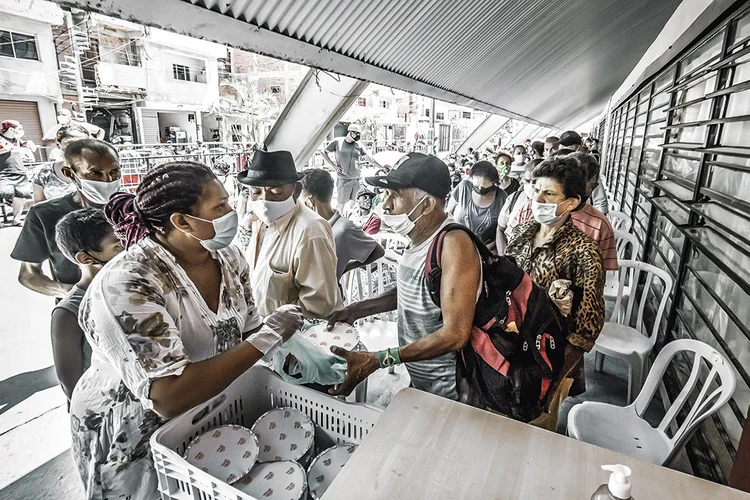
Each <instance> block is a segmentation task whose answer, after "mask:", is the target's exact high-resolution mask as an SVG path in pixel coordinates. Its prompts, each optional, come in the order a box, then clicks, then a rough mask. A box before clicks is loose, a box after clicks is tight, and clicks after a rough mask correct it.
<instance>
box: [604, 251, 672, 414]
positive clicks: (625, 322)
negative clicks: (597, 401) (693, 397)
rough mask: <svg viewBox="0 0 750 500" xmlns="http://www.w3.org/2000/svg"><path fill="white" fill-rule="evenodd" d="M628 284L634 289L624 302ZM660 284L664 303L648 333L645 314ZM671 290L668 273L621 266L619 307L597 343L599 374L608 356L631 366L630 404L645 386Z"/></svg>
mask: <svg viewBox="0 0 750 500" xmlns="http://www.w3.org/2000/svg"><path fill="white" fill-rule="evenodd" d="M641 280H642V281H643V289H642V291H641V293H640V294H638V293H637V290H638V284H639V283H640V282H641ZM659 282H660V283H659ZM626 284H628V285H629V286H630V297H628V298H627V299H625V300H623V299H624V297H625V293H624V292H625V285H626ZM659 284H660V285H661V287H662V289H661V292H662V293H661V300H660V301H659V306H658V307H657V310H656V314H655V315H654V318H653V319H654V324H653V327H652V328H651V332H647V331H646V326H645V324H644V322H643V313H644V311H645V309H646V304H647V303H648V302H649V299H650V296H651V294H652V293H655V291H656V290H655V289H656V287H657V285H659ZM671 289H672V277H671V276H670V275H669V274H667V272H666V271H663V270H661V269H659V268H657V267H654V266H652V265H651V264H646V263H644V262H638V261H635V260H623V261H621V262H620V277H619V279H618V289H617V299H616V300H615V307H614V310H613V311H612V316H611V318H610V319H609V321H608V322H606V323H604V328H602V332H601V334H599V338H597V339H596V344H594V350H595V351H596V363H595V367H596V371H597V372H601V371H602V370H603V368H604V355H606V356H613V357H615V358H620V359H622V360H624V361H625V362H626V363H627V364H628V399H627V402H628V403H630V402H631V401H633V398H634V397H635V395H636V394H638V392H639V391H640V390H641V387H642V385H643V379H644V378H645V376H646V369H647V361H648V358H649V356H650V355H651V351H652V350H653V349H654V344H655V343H656V335H657V332H658V331H659V325H660V324H661V320H662V316H663V315H664V310H665V309H666V307H667V299H668V298H669V291H670V290H671ZM625 301H627V304H625ZM633 322H635V327H632V326H630V325H631V324H632V323H633Z"/></svg>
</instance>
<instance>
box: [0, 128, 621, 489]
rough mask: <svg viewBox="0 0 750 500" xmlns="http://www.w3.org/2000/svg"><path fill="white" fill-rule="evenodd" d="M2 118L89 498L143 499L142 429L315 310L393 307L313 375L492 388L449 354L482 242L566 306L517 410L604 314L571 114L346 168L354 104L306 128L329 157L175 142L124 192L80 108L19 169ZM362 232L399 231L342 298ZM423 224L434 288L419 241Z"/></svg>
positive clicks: (594, 160) (32, 284) (361, 313)
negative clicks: (435, 150)
mask: <svg viewBox="0 0 750 500" xmlns="http://www.w3.org/2000/svg"><path fill="white" fill-rule="evenodd" d="M19 127H20V124H18V123H17V122H15V123H8V122H3V124H2V127H0V135H1V136H2V141H4V142H2V143H0V145H2V146H3V147H5V148H6V149H7V150H8V151H10V153H9V155H8V157H7V158H5V160H4V161H5V164H4V166H5V168H4V169H0V187H1V188H2V190H1V191H0V192H2V194H3V196H4V197H6V199H12V200H15V199H16V198H18V199H20V200H22V204H23V203H29V202H34V204H33V205H31V208H30V209H29V211H28V214H27V216H26V219H25V221H24V222H23V227H22V229H21V233H20V236H19V237H18V240H17V242H16V245H15V248H14V249H13V252H12V254H11V256H12V258H13V259H15V260H17V261H19V262H20V271H19V281H20V283H21V284H22V285H24V286H25V287H27V288H29V289H31V290H34V291H36V292H38V293H41V294H45V295H48V296H51V297H54V298H55V299H56V306H55V308H54V310H53V312H52V322H51V338H52V347H53V353H54V360H55V369H56V372H57V375H58V378H59V380H60V383H61V386H62V388H63V391H64V392H65V395H66V396H67V397H68V400H69V410H70V417H71V430H72V435H73V446H72V449H73V453H74V457H75V460H76V463H77V465H78V470H79V472H80V475H81V478H82V480H83V483H84V485H85V489H86V494H87V497H88V498H114V497H118V496H120V495H121V496H123V497H130V498H157V497H158V494H157V484H156V474H155V472H154V467H153V463H152V458H151V454H150V449H149V444H148V443H149V438H150V436H151V435H152V434H153V432H154V431H155V430H156V429H157V428H159V426H161V425H163V424H164V423H165V422H166V421H167V419H169V418H173V417H175V416H177V415H179V414H181V413H183V412H184V411H186V410H188V409H190V408H192V407H194V406H196V405H198V404H200V403H202V402H205V401H207V400H210V399H211V398H212V397H214V396H216V395H217V394H219V393H221V392H222V391H223V390H224V389H226V387H227V386H228V385H229V384H230V383H231V382H232V381H233V380H235V379H236V378H237V377H238V376H239V375H241V374H242V373H243V372H244V371H246V370H247V369H249V368H250V367H251V366H253V365H255V364H257V363H259V362H261V360H263V358H264V357H265V356H267V355H269V353H272V351H274V350H275V348H276V347H278V346H279V345H280V344H282V343H283V342H285V341H286V340H287V339H289V338H290V337H291V336H292V335H293V334H294V333H295V332H296V331H298V330H299V328H300V327H301V326H302V323H303V320H305V319H311V318H319V319H327V320H328V322H329V325H330V326H333V325H334V324H335V323H336V322H338V321H343V322H346V323H353V322H355V321H357V320H358V319H360V318H365V317H368V316H371V315H374V314H380V313H385V312H389V311H396V316H397V332H398V343H397V344H394V345H393V346H392V347H391V348H388V349H384V350H381V351H378V352H366V351H356V352H355V351H347V350H345V349H342V348H338V347H336V348H333V349H332V352H333V354H335V355H337V356H340V357H342V358H344V359H345V360H346V362H347V372H346V378H345V380H344V382H343V383H342V384H340V385H338V386H335V387H330V388H327V390H328V391H329V393H330V394H332V395H336V396H338V395H345V394H348V393H350V392H351V391H352V390H353V389H354V388H355V387H356V386H357V385H358V384H359V383H360V382H361V381H363V380H364V379H365V378H366V377H368V376H369V375H370V374H372V373H373V372H375V371H376V370H378V369H381V368H387V367H390V366H393V365H394V364H400V363H404V364H405V366H406V368H407V370H408V373H409V376H410V379H411V385H412V386H413V387H415V388H417V389H420V390H424V391H428V392H430V393H433V394H436V395H439V396H442V397H446V398H450V399H455V400H462V401H465V402H469V403H471V404H476V405H478V406H482V407H484V408H488V409H493V408H492V405H490V404H487V403H486V401H485V402H484V403H483V402H482V401H481V400H480V401H479V402H477V401H474V400H472V399H471V398H467V397H466V394H467V393H469V392H471V390H472V388H471V385H472V384H473V383H475V381H473V380H472V378H471V377H470V376H466V373H463V369H462V356H461V355H460V353H461V352H465V351H464V350H466V349H476V350H477V351H478V350H479V347H478V346H477V337H476V330H477V328H476V325H475V321H476V320H475V316H476V315H477V313H478V307H479V306H478V304H480V303H482V302H481V299H480V297H482V296H483V293H485V291H486V288H487V287H488V286H494V285H493V284H492V283H491V282H490V281H491V280H490V279H489V273H490V271H491V264H492V262H489V260H492V259H505V258H506V257H507V259H506V260H504V261H503V262H510V263H511V264H510V265H512V266H514V269H519V268H520V271H518V272H521V274H523V275H524V276H528V277H529V286H531V283H533V286H535V287H538V288H540V289H543V290H544V291H545V293H546V292H547V290H549V291H550V292H549V293H550V300H551V301H552V303H554V305H555V307H557V308H559V312H560V317H561V318H565V320H564V321H563V322H562V323H561V324H563V325H564V328H565V335H566V339H567V340H566V342H565V345H564V346H561V349H564V362H563V363H562V367H561V368H560V369H559V370H557V371H556V373H554V377H552V378H551V379H549V380H548V386H545V387H544V390H543V391H542V393H541V396H542V397H540V398H538V400H537V401H536V403H535V406H533V407H532V410H531V413H530V414H526V415H527V417H524V418H522V419H523V420H524V421H527V422H530V423H532V424H534V425H540V426H543V427H546V428H549V429H552V430H554V429H555V428H556V426H557V411H558V407H559V404H560V402H561V401H562V400H563V399H564V398H565V397H567V396H568V394H577V393H580V392H582V391H583V390H584V389H585V386H584V373H583V364H582V356H583V354H584V353H585V352H588V351H590V350H591V349H592V348H593V346H594V344H595V342H596V339H597V336H598V334H599V332H600V331H601V328H602V326H603V323H604V296H603V293H604V292H603V289H604V280H605V272H606V271H607V270H616V269H617V256H616V253H615V239H614V232H613V230H612V227H611V225H610V224H609V222H608V220H607V217H606V215H605V212H606V208H607V204H608V203H607V200H606V194H604V190H603V189H602V186H601V185H600V183H599V158H598V151H597V149H596V143H595V141H594V140H587V141H586V142H584V141H583V139H582V138H581V136H580V135H579V134H577V133H576V132H572V131H569V132H565V133H564V134H562V135H561V136H560V137H559V138H558V137H549V138H547V139H546V141H545V142H541V141H533V142H532V141H527V144H525V145H515V146H512V147H510V148H508V149H505V150H500V151H494V150H493V151H485V152H480V151H470V153H469V154H468V155H465V156H455V155H454V156H452V157H451V158H449V159H448V162H447V163H446V162H444V161H442V160H441V159H439V158H438V157H437V156H435V155H425V154H422V153H406V154H404V155H403V156H402V157H401V159H399V160H398V161H397V162H395V164H394V165H376V167H378V168H381V169H382V171H381V175H376V176H373V177H365V178H364V179H362V178H361V169H360V165H361V162H362V161H363V160H364V161H372V158H371V157H370V156H369V155H368V154H367V152H366V151H365V150H364V148H362V147H361V145H360V144H359V142H358V141H359V136H360V131H359V130H358V128H357V126H356V125H353V126H351V127H349V130H348V132H347V135H346V136H345V137H343V138H339V139H337V140H336V141H334V142H331V143H330V144H329V145H328V146H327V147H326V148H325V151H324V155H323V157H324V158H325V160H326V163H327V164H329V165H330V166H331V167H332V168H333V170H334V172H335V174H336V176H335V178H334V176H333V175H332V174H331V172H330V170H326V169H319V168H314V169H308V170H305V171H303V172H300V171H299V170H298V166H297V165H295V162H294V159H293V157H292V155H291V153H289V152H287V151H273V152H267V151H262V150H258V151H256V152H255V153H254V155H253V157H252V160H251V161H250V163H249V164H248V165H247V168H246V169H244V170H243V171H241V172H239V173H237V175H234V174H235V172H232V171H231V169H228V168H226V166H225V165H222V164H216V165H211V166H208V165H204V164H202V163H199V162H194V161H172V162H167V163H164V164H162V165H158V166H156V167H155V168H153V169H152V170H151V171H149V172H148V173H146V174H145V175H144V176H143V177H142V178H141V182H140V184H139V185H138V187H137V189H136V191H135V193H126V192H123V191H122V189H121V177H122V173H121V164H120V156H119V152H118V150H117V149H116V148H115V147H113V146H112V145H111V144H108V143H106V142H104V141H102V140H100V139H98V138H96V134H95V133H92V130H89V129H87V128H86V127H85V126H83V125H81V124H78V123H64V124H61V125H60V126H59V127H58V128H57V130H56V131H55V134H54V140H55V144H56V146H57V148H59V151H60V155H58V156H57V157H56V158H55V159H54V160H53V161H51V162H50V163H49V164H47V165H44V166H43V168H40V169H39V170H38V171H37V172H36V173H35V174H34V175H33V178H32V179H24V180H23V182H28V183H29V184H30V185H31V186H32V187H31V188H30V189H26V188H25V187H24V184H23V182H21V181H19V177H18V176H21V175H22V174H23V175H27V174H26V173H25V172H22V171H21V169H20V168H16V169H14V167H13V165H15V163H14V162H17V161H20V162H21V163H22V162H23V159H22V158H18V157H16V156H14V155H17V154H18V152H17V150H15V149H14V148H16V147H20V146H22V145H23V146H24V147H29V146H30V145H28V144H23V142H22V141H23V140H22V137H23V134H22V130H21V131H19V130H18V129H19ZM93 132H95V131H93ZM0 153H1V152H0ZM9 162H10V163H9ZM6 170H8V171H7V172H6ZM15 170H18V171H15ZM334 194H335V195H336V196H335V197H334ZM454 222H456V223H459V224H461V225H463V226H465V227H466V228H468V229H469V230H470V231H471V232H473V234H474V235H476V238H473V237H470V235H469V234H468V233H465V232H463V231H454V230H452V228H453V226H452V224H453V223H454ZM381 232H393V233H396V234H399V235H401V236H402V237H405V238H407V239H408V241H409V242H410V244H409V245H408V247H407V248H406V249H405V250H404V251H403V255H401V256H400V257H399V259H398V271H397V273H396V280H395V281H396V282H395V286H394V287H392V288H391V289H390V290H388V291H387V292H385V293H384V294H383V295H381V296H377V297H369V298H367V299H365V300H362V301H359V302H353V301H351V298H350V297H346V296H345V288H344V287H342V286H341V283H342V280H343V279H345V277H346V276H347V274H348V273H350V272H351V271H353V270H357V269H359V268H363V267H365V266H367V265H368V264H371V263H373V262H376V261H378V260H379V259H381V258H383V257H384V255H385V250H384V249H383V248H382V247H381V246H380V245H379V244H378V243H377V241H376V240H375V239H374V238H372V236H373V235H375V234H378V233H381ZM438 235H440V245H441V254H440V255H441V257H440V271H441V274H440V276H439V290H438V291H437V292H436V291H435V289H434V283H432V282H431V280H433V279H434V276H430V275H429V274H430V273H429V266H427V261H428V260H429V258H430V255H431V252H432V249H433V248H434V245H435V244H436V238H438ZM479 242H481V246H482V247H483V248H480V246H478V245H480V243H479ZM487 251H489V252H491V253H492V255H493V256H494V257H492V259H488V257H487V255H490V254H489V253H488V252H487ZM493 262H494V261H493ZM47 263H48V264H49V267H50V270H51V273H50V275H48V274H47V273H45V271H44V266H45V265H46V264H47ZM426 270H427V272H426ZM561 287H562V288H561ZM553 289H554V293H553ZM509 297H510V296H509ZM508 300H509V303H510V298H508ZM345 303H346V304H347V305H346V306H345V305H344V304H345ZM482 304H484V303H482ZM483 307H484V305H483ZM512 328H522V326H521V324H520V323H519V324H517V325H516V324H513V325H512V324H511V322H509V323H508V325H507V330H506V331H509V332H511V331H512ZM515 331H516V332H518V329H516V330H515ZM505 361H506V362H512V360H510V359H506V360H505ZM501 365H502V363H500V364H499V365H498V367H497V369H498V371H500V372H502V366H501ZM497 397H505V396H497ZM509 416H511V417H513V418H519V417H518V416H517V415H515V414H511V415H509Z"/></svg>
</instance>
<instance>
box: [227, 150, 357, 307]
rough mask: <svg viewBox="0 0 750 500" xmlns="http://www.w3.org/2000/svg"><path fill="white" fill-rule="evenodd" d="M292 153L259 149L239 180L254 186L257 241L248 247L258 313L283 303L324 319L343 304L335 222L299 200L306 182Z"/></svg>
mask: <svg viewBox="0 0 750 500" xmlns="http://www.w3.org/2000/svg"><path fill="white" fill-rule="evenodd" d="M300 179H302V174H299V173H297V169H296V168H295V166H294V158H292V154H291V153H290V152H289V151H275V152H272V153H266V152H265V151H256V152H255V153H254V154H253V160H252V162H251V163H250V167H249V168H248V170H245V171H244V172H241V173H240V174H239V175H238V176H237V180H238V181H239V182H241V183H242V184H245V185H246V186H249V187H250V200H251V209H252V210H253V212H254V214H255V218H256V220H254V222H253V239H252V241H251V242H250V245H249V247H248V262H249V263H250V268H251V269H252V276H251V282H252V283H251V284H252V288H253V296H254V297H255V300H256V303H257V306H258V312H260V314H262V315H263V316H267V315H269V314H271V313H272V312H273V311H275V310H276V309H277V308H278V307H280V306H282V305H284V304H295V305H299V306H301V307H302V312H303V314H304V315H305V317H307V318H325V317H328V316H329V315H330V314H331V313H332V312H333V311H335V310H337V309H340V308H341V307H342V305H343V304H342V302H341V293H340V291H339V287H338V280H337V279H336V250H335V248H334V243H333V233H332V232H331V226H329V225H328V223H327V222H326V221H325V220H324V219H323V218H321V217H320V216H319V215H318V214H316V213H315V212H313V211H312V210H310V209H309V208H307V207H305V206H304V205H302V204H300V203H297V198H298V197H299V194H300V191H301V190H302V184H301V183H300V182H299V181H300Z"/></svg>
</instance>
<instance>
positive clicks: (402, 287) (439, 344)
mask: <svg viewBox="0 0 750 500" xmlns="http://www.w3.org/2000/svg"><path fill="white" fill-rule="evenodd" d="M365 182H367V183H368V184H371V185H373V186H377V187H380V188H383V189H384V190H385V198H384V199H383V204H382V208H380V207H379V209H380V214H379V215H380V217H381V219H382V220H383V223H384V224H385V225H388V226H390V227H391V229H393V230H394V231H395V232H397V233H399V234H402V235H404V236H407V237H408V238H409V239H410V240H411V246H410V247H409V248H407V249H406V251H405V252H404V255H403V256H402V258H401V260H400V261H399V266H398V273H397V275H398V281H397V287H396V289H394V290H391V291H389V292H386V293H384V294H383V295H381V296H379V297H375V298H373V299H369V300H365V301H362V302H358V303H356V304H351V305H349V306H347V307H346V308H344V309H342V310H340V311H337V312H336V313H334V314H333V315H331V317H330V318H329V322H328V325H329V328H332V327H333V325H334V324H335V322H336V321H345V322H347V323H352V322H354V321H356V320H357V319H359V318H364V317H366V316H369V315H371V314H378V313H381V312H387V311H393V310H394V309H395V310H397V311H398V343H399V346H398V347H392V348H390V349H385V350H382V351H380V352H354V351H347V350H345V349H341V348H338V347H334V348H332V349H331V350H332V351H333V352H334V353H335V354H337V355H339V356H342V357H343V358H345V359H346V360H347V371H346V379H345V380H344V382H343V384H342V385H341V386H340V387H338V388H337V389H336V390H332V391H330V392H331V393H332V394H336V395H338V394H348V393H349V392H351V391H352V390H353V389H354V387H356V386H357V384H358V383H359V382H361V381H362V380H364V379H365V378H367V377H368V376H369V375H370V374H371V373H373V372H375V371H376V370H377V369H378V368H386V367H390V366H393V365H394V364H398V363H401V362H404V363H407V364H406V368H407V370H408V371H409V375H410V377H411V383H412V386H413V387H415V388H417V389H420V390H423V391H427V392H430V393H433V394H436V395H439V396H443V397H446V398H451V399H458V390H457V388H456V351H457V350H459V349H461V348H462V347H463V346H464V345H465V344H466V343H467V342H468V340H469V336H470V334H471V329H472V321H473V318H474V309H475V307H476V300H477V297H478V296H479V291H480V274H481V267H480V261H479V254H478V252H477V249H476V247H475V246H474V243H473V242H472V240H471V239H470V238H469V236H468V235H467V234H466V233H464V232H463V231H451V232H448V233H447V234H446V236H445V239H444V240H443V248H442V257H441V265H442V277H441V280H440V285H441V286H440V298H441V301H440V302H441V304H442V306H441V307H438V306H437V305H435V303H434V302H433V301H432V299H431V297H430V294H429V291H428V288H427V284H426V279H425V261H426V258H427V252H428V250H429V248H430V244H431V243H432V241H433V240H434V238H435V237H436V236H437V234H438V232H439V231H440V229H442V228H443V227H445V226H446V225H447V224H448V223H450V222H453V221H452V219H451V218H450V217H449V216H448V215H447V214H446V212H445V198H446V197H447V196H448V193H449V191H450V185H451V184H450V173H449V172H448V167H447V166H446V165H445V163H443V162H442V161H440V160H439V159H438V158H437V157H435V156H427V155H424V154H421V153H409V154H408V155H406V156H404V157H403V158H401V159H400V160H399V161H398V162H397V163H396V165H394V167H393V170H391V172H390V173H389V174H388V175H387V176H383V177H367V178H366V179H365Z"/></svg>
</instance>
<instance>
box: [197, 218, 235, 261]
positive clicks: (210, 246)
mask: <svg viewBox="0 0 750 500" xmlns="http://www.w3.org/2000/svg"><path fill="white" fill-rule="evenodd" d="M188 217H191V218H193V219H198V220H200V221H203V222H209V223H211V224H212V225H213V226H214V237H213V238H211V239H208V240H201V239H199V238H197V237H196V236H195V235H194V234H191V233H188V234H190V236H192V237H193V238H195V239H196V240H198V241H200V242H201V245H203V248H205V249H206V250H208V251H209V252H216V251H217V250H221V249H222V248H226V247H228V246H229V244H230V243H232V240H234V237H235V236H236V235H237V226H239V219H238V217H237V212H235V211H234V210H232V211H231V212H229V213H228V214H226V215H222V216H221V217H219V218H218V219H214V220H206V219H201V218H200V217H195V216H194V215H188Z"/></svg>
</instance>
